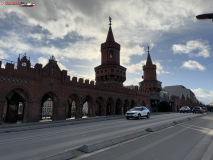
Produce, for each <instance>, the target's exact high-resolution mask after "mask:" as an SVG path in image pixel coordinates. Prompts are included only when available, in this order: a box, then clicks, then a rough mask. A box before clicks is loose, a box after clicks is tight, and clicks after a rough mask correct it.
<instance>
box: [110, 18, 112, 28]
mask: <svg viewBox="0 0 213 160" xmlns="http://www.w3.org/2000/svg"><path fill="white" fill-rule="evenodd" d="M111 21H112V18H111V17H109V25H110V26H111V25H112V24H111Z"/></svg>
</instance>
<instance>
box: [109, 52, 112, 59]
mask: <svg viewBox="0 0 213 160" xmlns="http://www.w3.org/2000/svg"><path fill="white" fill-rule="evenodd" d="M109 57H110V58H113V51H112V50H111V51H110V52H109Z"/></svg>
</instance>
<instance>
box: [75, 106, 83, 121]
mask: <svg viewBox="0 0 213 160" xmlns="http://www.w3.org/2000/svg"><path fill="white" fill-rule="evenodd" d="M82 110H83V103H76V117H75V118H82V117H83V113H82Z"/></svg>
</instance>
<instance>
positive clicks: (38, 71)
mask: <svg viewBox="0 0 213 160" xmlns="http://www.w3.org/2000/svg"><path fill="white" fill-rule="evenodd" d="M39 75H40V68H39V69H38V76H39Z"/></svg>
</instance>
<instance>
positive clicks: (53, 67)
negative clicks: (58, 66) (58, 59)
mask: <svg viewBox="0 0 213 160" xmlns="http://www.w3.org/2000/svg"><path fill="white" fill-rule="evenodd" d="M52 74H54V66H52Z"/></svg>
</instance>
